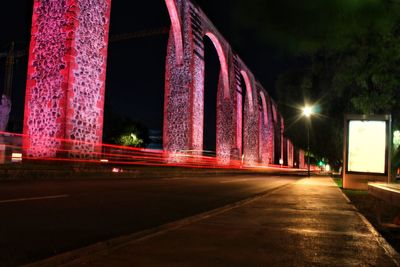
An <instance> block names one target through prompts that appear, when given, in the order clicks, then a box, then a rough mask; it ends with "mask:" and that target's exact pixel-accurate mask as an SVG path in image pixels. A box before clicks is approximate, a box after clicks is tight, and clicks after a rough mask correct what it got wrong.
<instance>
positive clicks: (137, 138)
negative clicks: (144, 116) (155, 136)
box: [103, 106, 150, 147]
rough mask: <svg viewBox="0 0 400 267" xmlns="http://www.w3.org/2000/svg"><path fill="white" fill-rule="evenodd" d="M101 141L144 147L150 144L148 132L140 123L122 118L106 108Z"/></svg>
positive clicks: (109, 108)
mask: <svg viewBox="0 0 400 267" xmlns="http://www.w3.org/2000/svg"><path fill="white" fill-rule="evenodd" d="M103 141H104V142H105V143H109V144H118V145H124V146H133V147H146V146H147V145H148V144H149V142H150V139H149V131H148V128H147V127H146V126H145V125H143V124H142V123H140V122H136V121H133V120H132V119H130V118H127V117H125V116H122V115H120V114H118V113H116V112H114V111H113V110H112V108H111V107H109V106H106V108H105V113H104V132H103Z"/></svg>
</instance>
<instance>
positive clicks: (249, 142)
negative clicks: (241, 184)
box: [239, 62, 259, 165]
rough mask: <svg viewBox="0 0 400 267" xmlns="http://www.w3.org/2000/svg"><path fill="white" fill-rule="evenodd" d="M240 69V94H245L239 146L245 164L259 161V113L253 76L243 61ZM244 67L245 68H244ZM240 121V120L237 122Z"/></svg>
mask: <svg viewBox="0 0 400 267" xmlns="http://www.w3.org/2000/svg"><path fill="white" fill-rule="evenodd" d="M240 65H241V67H242V70H241V71H240V75H241V77H242V78H243V81H244V83H245V84H244V88H243V85H242V89H241V90H242V94H245V95H246V97H245V102H244V105H245V106H244V108H241V109H240V110H239V112H242V110H243V114H241V116H243V117H244V119H243V125H242V127H243V136H242V138H243V142H241V143H242V144H243V147H241V151H242V154H243V155H244V161H245V162H246V163H247V164H250V165H251V164H255V163H258V161H259V149H257V148H258V147H259V114H258V112H256V111H257V110H258V104H257V101H256V100H257V93H256V86H255V82H254V77H253V75H252V74H250V72H249V71H248V70H247V68H246V67H245V66H244V63H243V62H241V63H240ZM245 69H246V70H245ZM239 123H241V122H239Z"/></svg>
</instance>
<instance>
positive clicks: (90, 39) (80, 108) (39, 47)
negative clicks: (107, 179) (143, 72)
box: [24, 0, 283, 164]
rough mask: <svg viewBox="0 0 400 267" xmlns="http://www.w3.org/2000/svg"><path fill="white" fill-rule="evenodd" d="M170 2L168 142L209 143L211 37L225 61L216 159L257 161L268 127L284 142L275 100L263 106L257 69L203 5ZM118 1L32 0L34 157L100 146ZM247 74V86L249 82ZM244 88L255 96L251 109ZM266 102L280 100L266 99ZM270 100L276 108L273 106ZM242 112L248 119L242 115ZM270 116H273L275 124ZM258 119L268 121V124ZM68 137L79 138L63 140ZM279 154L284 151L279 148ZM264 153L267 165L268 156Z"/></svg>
mask: <svg viewBox="0 0 400 267" xmlns="http://www.w3.org/2000/svg"><path fill="white" fill-rule="evenodd" d="M165 3H166V7H167V9H168V13H169V16H170V19H171V29H170V36H169V40H168V47H167V57H166V75H165V98H164V129H163V141H164V150H165V151H167V152H179V151H200V150H202V149H203V127H204V42H203V41H204V38H205V37H207V38H209V39H210V40H211V42H212V43H213V45H214V47H215V49H216V51H217V54H218V57H219V61H220V65H221V71H220V76H219V84H218V88H217V125H216V126H217V127H216V128H217V140H216V144H217V148H216V149H217V157H218V159H219V160H220V162H222V163H229V160H230V159H239V158H240V157H241V155H242V154H244V160H245V161H246V163H248V164H254V163H257V162H259V160H260V154H261V155H262V154H263V153H264V152H260V151H261V150H260V149H258V148H259V144H262V146H263V150H262V151H264V149H265V148H264V146H265V143H264V141H265V140H264V139H265V136H263V137H262V138H263V140H262V142H260V140H261V137H260V134H264V133H265V132H266V129H265V127H267V126H268V125H274V129H276V131H279V137H277V134H274V135H273V136H275V139H276V140H274V142H275V141H276V143H278V139H279V138H280V139H279V145H281V140H282V138H281V137H282V134H283V132H282V131H281V130H282V129H283V120H282V119H280V115H279V116H278V114H277V110H276V107H275V105H274V104H273V103H272V102H273V101H272V100H270V99H269V97H267V94H265V95H264V97H261V98H262V109H263V110H264V112H262V113H261V114H260V113H259V112H256V111H257V108H258V101H257V100H258V95H257V86H256V82H255V78H254V75H253V74H252V73H251V71H250V70H249V69H248V68H247V67H246V65H245V64H244V62H243V61H242V60H241V59H240V58H239V56H238V55H236V54H235V53H233V51H232V48H231V47H230V45H229V43H228V42H227V41H226V40H225V39H224V38H223V36H222V35H221V34H220V33H219V32H218V30H217V29H216V28H215V27H214V25H213V24H212V23H211V21H210V20H209V19H208V18H207V16H206V15H205V14H204V12H203V11H202V10H201V9H200V7H199V6H198V5H197V4H195V3H194V2H192V1H190V0H165ZM110 9H111V0H90V1H89V0H68V1H61V0H60V1H45V0H34V9H33V20H32V38H31V45H30V52H29V64H28V79H27V87H26V98H25V115H24V133H25V134H26V135H27V136H28V138H25V140H24V147H26V148H27V150H26V151H27V152H28V154H29V155H32V156H38V157H51V156H55V155H56V154H57V153H58V152H60V151H65V150H68V151H71V150H74V151H76V155H79V156H83V157H85V156H88V155H91V154H92V153H93V152H96V149H97V148H98V147H100V145H101V142H102V140H101V139H102V130H103V112H104V96H105V94H104V92H105V78H106V77H105V74H106V62H107V47H108V30H109V24H110ZM49 40H51V42H49ZM241 77H243V80H244V83H245V84H241ZM241 92H244V93H245V94H246V95H247V97H246V101H247V102H246V103H245V107H244V110H245V111H244V114H242V103H241V100H242V98H241ZM262 95H263V94H262ZM264 98H265V99H264ZM268 103H272V104H271V105H270V106H272V107H266V106H268ZM268 108H269V109H271V108H272V109H273V110H274V112H269V113H268V112H267V111H266V110H267V109H268ZM263 114H264V115H263ZM268 114H270V115H268ZM271 114H272V115H271ZM243 116H244V122H245V123H244V124H245V125H242V123H241V121H242V117H243ZM266 117H269V120H271V122H272V121H273V122H274V123H267V122H266ZM272 117H274V119H272ZM277 117H279V118H277ZM260 120H264V123H262V124H260V123H259V122H260ZM242 128H244V129H245V130H244V133H245V134H244V136H242ZM267 128H268V127H267ZM276 131H275V132H276ZM272 132H273V131H272ZM271 136H272V135H270V137H269V138H271ZM65 139H68V140H71V142H68V143H67V145H65V144H63V142H62V140H65ZM242 139H244V143H245V147H244V148H243V147H242V145H241V143H242ZM281 152H282V149H280V151H279V152H277V153H281ZM261 160H262V162H264V163H265V157H264V156H262V157H261Z"/></svg>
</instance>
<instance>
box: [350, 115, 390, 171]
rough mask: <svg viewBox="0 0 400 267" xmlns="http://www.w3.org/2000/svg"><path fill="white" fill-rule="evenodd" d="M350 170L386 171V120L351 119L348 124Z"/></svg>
mask: <svg viewBox="0 0 400 267" xmlns="http://www.w3.org/2000/svg"><path fill="white" fill-rule="evenodd" d="M348 127H349V128H348V131H349V132H348V133H349V135H348V155H347V156H348V158H347V159H348V160H347V164H348V165H347V170H348V171H349V172H366V173H380V174H385V173H386V146H387V140H386V139H387V138H386V136H387V123H386V121H363V120H351V121H349V126H348Z"/></svg>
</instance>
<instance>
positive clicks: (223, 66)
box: [205, 32, 230, 98]
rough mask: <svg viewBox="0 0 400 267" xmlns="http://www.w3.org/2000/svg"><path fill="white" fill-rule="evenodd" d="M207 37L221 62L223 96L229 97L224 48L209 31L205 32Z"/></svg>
mask: <svg viewBox="0 0 400 267" xmlns="http://www.w3.org/2000/svg"><path fill="white" fill-rule="evenodd" d="M205 36H207V37H208V38H210V40H211V42H212V43H213V44H214V47H215V49H216V50H217V54H218V58H219V61H220V64H221V75H222V84H223V88H224V98H229V95H230V94H229V71H228V62H227V60H226V56H225V52H224V49H223V48H222V45H221V43H220V41H219V40H218V38H217V37H216V36H215V35H214V34H213V33H211V32H207V33H206V34H205Z"/></svg>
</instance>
